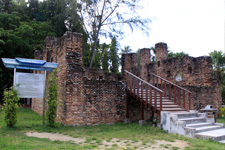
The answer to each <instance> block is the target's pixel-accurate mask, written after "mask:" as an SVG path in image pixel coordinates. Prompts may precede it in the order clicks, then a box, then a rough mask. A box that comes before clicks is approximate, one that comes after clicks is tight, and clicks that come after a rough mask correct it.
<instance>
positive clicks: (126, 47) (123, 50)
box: [121, 46, 132, 54]
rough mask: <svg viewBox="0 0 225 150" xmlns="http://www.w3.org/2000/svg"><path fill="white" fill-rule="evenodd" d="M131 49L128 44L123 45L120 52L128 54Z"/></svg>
mask: <svg viewBox="0 0 225 150" xmlns="http://www.w3.org/2000/svg"><path fill="white" fill-rule="evenodd" d="M131 51H132V49H131V48H130V46H124V49H122V51H121V52H122V54H128V53H130V52H131Z"/></svg>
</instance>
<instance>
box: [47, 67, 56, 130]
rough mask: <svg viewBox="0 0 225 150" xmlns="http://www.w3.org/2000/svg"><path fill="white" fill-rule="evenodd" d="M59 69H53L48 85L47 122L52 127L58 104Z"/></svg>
mask: <svg viewBox="0 0 225 150" xmlns="http://www.w3.org/2000/svg"><path fill="white" fill-rule="evenodd" d="M56 74H57V70H53V71H52V73H51V74H50V76H49V80H48V83H49V87H48V94H49V96H48V110H47V122H48V125H49V126H50V127H54V124H55V118H56V110H57V104H58V99H57V97H58V86H57V78H56Z"/></svg>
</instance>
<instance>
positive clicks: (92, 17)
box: [76, 0, 150, 68]
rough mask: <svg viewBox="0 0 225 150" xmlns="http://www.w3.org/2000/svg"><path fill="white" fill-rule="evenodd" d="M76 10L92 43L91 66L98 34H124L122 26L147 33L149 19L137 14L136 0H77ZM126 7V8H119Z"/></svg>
mask: <svg viewBox="0 0 225 150" xmlns="http://www.w3.org/2000/svg"><path fill="white" fill-rule="evenodd" d="M76 6H77V7H76V8H77V11H78V12H79V13H80V14H81V17H80V22H81V23H82V25H83V26H84V29H85V32H86V33H87V34H88V38H89V41H90V43H94V44H93V46H92V48H91V50H92V54H91V62H90V68H91V67H92V64H93V61H94V57H95V51H96V50H97V43H98V40H99V37H100V36H104V37H110V38H113V37H114V36H116V37H118V36H121V37H122V35H123V34H124V31H125V30H123V29H122V28H123V27H124V26H126V27H128V28H130V29H131V31H132V32H133V30H134V29H135V30H136V29H140V30H141V31H144V32H145V33H146V34H147V35H148V33H149V28H148V23H150V19H144V18H141V17H140V16H138V13H137V10H138V8H140V6H138V1H137V0H132V1H131V0H99V1H90V0H82V1H79V2H78V1H77V5H76ZM121 8H126V9H121Z"/></svg>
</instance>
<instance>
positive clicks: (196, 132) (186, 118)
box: [161, 111, 225, 143]
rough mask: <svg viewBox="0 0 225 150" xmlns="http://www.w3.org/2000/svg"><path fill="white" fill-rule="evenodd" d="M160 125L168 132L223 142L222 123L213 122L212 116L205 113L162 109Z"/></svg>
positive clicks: (223, 129) (224, 139)
mask: <svg viewBox="0 0 225 150" xmlns="http://www.w3.org/2000/svg"><path fill="white" fill-rule="evenodd" d="M161 127H162V128H163V129H164V130H166V131H168V132H169V133H177V134H181V135H184V136H186V137H191V138H201V139H211V140H214V141H218V142H221V143H225V128H224V124H221V123H214V118H208V117H207V115H206V113H198V112H197V111H190V112H169V111H162V112H161Z"/></svg>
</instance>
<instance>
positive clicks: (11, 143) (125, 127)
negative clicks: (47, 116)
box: [0, 108, 225, 150]
mask: <svg viewBox="0 0 225 150" xmlns="http://www.w3.org/2000/svg"><path fill="white" fill-rule="evenodd" d="M17 119H18V122H17V125H16V127H15V128H13V129H10V128H7V127H6V124H5V123H4V114H3V112H0V150H12V149H16V150H26V149H27V150H43V149H44V150H56V149H66V150H70V149H71V150H76V149H77V150H81V149H99V147H101V146H102V145H103V144H104V143H103V141H110V140H112V139H117V140H118V141H122V140H130V141H133V143H135V142H142V145H146V143H152V145H154V142H155V141H157V140H163V141H169V142H175V141H176V140H180V141H184V142H188V143H189V145H188V146H187V147H186V148H185V149H186V150H190V149H193V150H225V144H221V143H218V142H213V141H210V140H200V139H191V138H186V137H183V136H180V135H175V134H168V133H166V132H164V131H163V130H160V129H159V128H155V127H151V126H141V127H139V126H138V124H137V123H131V124H124V123H117V124H115V125H98V126H82V127H70V126H62V125H60V124H57V125H56V127H55V128H49V127H47V126H42V118H41V116H40V115H38V114H36V113H34V112H32V111H31V110H30V109H27V108H26V109H19V110H18V116H17ZM218 121H219V122H221V123H225V118H218ZM30 131H32V132H35V131H36V132H48V133H61V134H64V135H69V136H72V137H75V138H85V140H86V141H85V143H84V144H75V143H73V142H62V141H51V140H49V139H41V138H35V137H28V136H26V135H25V133H26V132H30ZM93 141H94V142H93ZM131 144H132V143H131V142H130V143H127V147H126V148H124V147H118V146H117V145H116V144H114V145H113V147H110V148H108V149H110V150H112V149H115V150H117V149H137V148H138V147H132V146H130V145H131ZM106 147H107V145H106ZM162 147H164V148H165V149H168V150H169V149H172V150H175V149H179V148H178V147H169V146H166V145H162ZM104 149H107V148H104ZM148 149H154V147H149V148H148Z"/></svg>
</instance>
